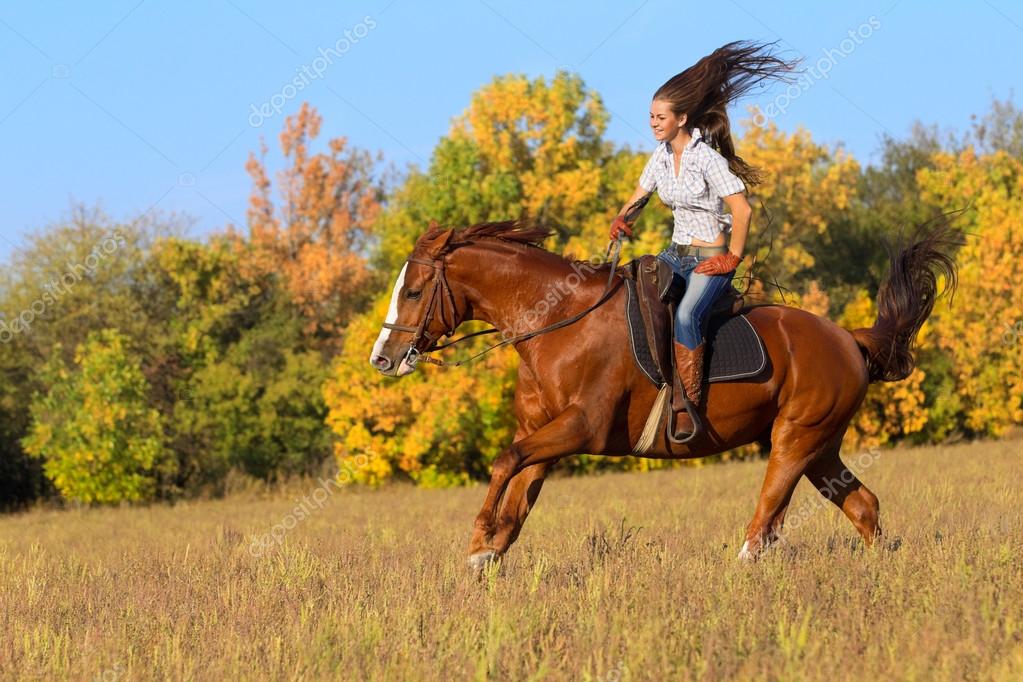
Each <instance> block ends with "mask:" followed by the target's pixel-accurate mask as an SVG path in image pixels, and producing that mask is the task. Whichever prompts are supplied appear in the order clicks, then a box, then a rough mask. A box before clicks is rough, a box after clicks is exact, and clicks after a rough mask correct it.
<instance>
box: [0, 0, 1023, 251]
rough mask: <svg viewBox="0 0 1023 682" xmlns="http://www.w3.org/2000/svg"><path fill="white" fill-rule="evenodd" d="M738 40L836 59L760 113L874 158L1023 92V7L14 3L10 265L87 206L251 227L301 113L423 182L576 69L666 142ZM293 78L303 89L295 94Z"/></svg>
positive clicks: (6, 192) (8, 50)
mask: <svg viewBox="0 0 1023 682" xmlns="http://www.w3.org/2000/svg"><path fill="white" fill-rule="evenodd" d="M850 31H852V32H853V33H854V34H855V36H854V37H855V38H856V39H855V40H853V38H850ZM740 38H746V39H755V40H764V41H769V40H779V41H781V47H782V48H783V49H785V50H787V51H788V54H789V55H792V56H796V55H803V56H805V57H806V59H807V64H808V65H814V64H817V63H818V62H820V60H822V59H823V60H825V62H820V63H821V64H825V63H827V64H828V69H829V71H828V73H827V77H826V78H825V77H824V75H823V74H821V75H820V76H819V77H814V78H811V79H810V80H808V81H807V83H808V85H806V86H805V87H803V88H801V89H800V90H799V91H798V92H797V93H796V94H795V96H794V97H787V96H786V93H785V92H784V91H782V90H780V89H778V88H775V89H772V90H765V91H763V92H762V93H758V95H757V96H756V97H755V98H754V99H752V100H750V101H751V102H755V103H759V104H761V105H767V104H769V103H774V104H775V105H776V110H775V115H774V117H773V119H772V120H774V121H775V122H776V123H777V124H778V125H779V126H780V127H781V128H783V129H785V130H793V129H795V128H796V127H797V126H800V125H802V126H804V127H806V128H808V129H810V130H811V131H812V132H813V135H814V137H815V138H816V139H817V140H820V141H825V142H828V143H831V144H838V143H842V144H844V145H845V147H846V148H847V149H848V150H849V151H850V152H852V153H853V154H854V155H855V156H856V157H857V158H859V159H860V160H861V161H864V162H869V161H871V160H873V159H875V158H876V155H877V150H878V140H879V138H880V136H881V135H882V134H884V133H886V132H887V133H889V134H891V135H894V136H896V137H901V136H904V135H906V134H907V132H908V131H909V129H910V126H911V124H912V123H913V121H915V120H921V121H923V122H925V123H934V124H938V125H939V126H941V127H942V128H946V129H958V130H963V129H965V128H967V127H968V126H969V124H970V115H971V114H978V113H983V112H984V111H986V109H987V108H988V105H989V102H990V100H991V98H992V97H998V98H1001V99H1004V98H1007V97H1009V96H1010V94H1012V93H1013V91H1014V90H1015V91H1019V90H1021V89H1023V88H1020V87H1018V86H1020V85H1021V81H1023V77H1021V76H1020V73H1019V69H1018V65H1019V63H1020V61H1019V57H1018V53H1017V48H1018V46H1019V44H1020V42H1021V39H1023V4H1021V3H1012V2H1009V0H991V1H990V2H978V3H961V2H951V1H944V2H923V1H922V0H898V1H896V0H882V1H880V2H858V3H824V2H813V3H811V2H784V3H781V2H779V3H770V4H768V3H762V2H752V1H751V0H735V1H733V0H724V1H722V2H715V3H706V2H703V3H691V2H686V3H680V2H669V1H667V0H649V1H647V2H643V1H642V0H632V1H623V2H613V3H612V2H562V3H555V2H535V1H533V0H525V1H524V0H516V1H515V2H503V1H498V0H460V1H456V2H446V3H421V2H414V1H413V0H373V1H367V2H331V3H323V2H317V3H306V2H300V3H288V4H285V3H280V2H269V1H266V2H264V1H262V0H260V1H255V0H205V1H203V2H198V1H195V0H182V1H177V2H171V1H169V0H143V1H142V2H139V0H124V1H120V0H113V1H107V2H102V3H80V2H56V3H54V2H31V3H30V2H24V3H14V2H13V1H6V2H3V3H0V82H2V83H3V87H2V88H0V149H2V150H3V151H2V156H0V180H2V182H0V208H2V213H0V257H2V256H6V255H8V254H9V253H10V251H11V249H12V248H13V247H14V245H16V244H18V243H20V241H21V239H22V236H23V235H25V234H26V233H29V232H32V231H34V230H36V229H39V227H41V226H43V225H45V224H47V223H49V222H52V221H54V220H58V219H60V218H61V217H62V216H64V215H65V214H66V212H67V210H68V208H69V206H70V202H71V201H81V202H85V203H86V204H89V205H94V204H97V203H100V204H101V205H102V206H103V208H104V209H105V210H106V211H107V212H108V213H109V214H110V215H112V216H114V217H116V218H130V217H132V216H133V215H137V214H139V213H141V212H144V211H147V210H150V209H158V210H164V211H180V212H184V213H188V214H190V215H192V216H194V217H195V218H196V227H195V232H196V234H197V235H201V234H203V233H206V232H209V231H211V230H218V229H221V228H222V227H223V226H224V225H225V224H227V223H228V222H236V223H240V222H241V221H243V220H244V217H245V205H246V200H247V196H248V193H249V181H248V177H247V175H246V174H245V170H244V164H245V160H246V158H247V156H248V154H249V153H250V152H251V151H254V150H256V149H258V146H259V138H260V136H261V135H262V136H264V137H266V139H267V141H268V143H269V144H270V145H271V146H274V145H275V144H276V135H277V133H278V132H279V131H280V127H281V123H282V122H283V119H284V117H285V116H286V115H287V114H289V113H291V112H293V111H295V110H296V109H297V108H298V106H299V105H300V103H301V102H302V101H303V100H308V101H310V102H312V103H313V104H314V105H315V106H316V107H317V108H318V109H319V110H320V112H321V113H322V114H323V116H324V133H325V134H326V135H328V136H338V135H344V136H347V137H348V138H349V140H350V142H351V143H352V144H354V145H356V146H358V147H361V148H364V149H368V150H370V151H373V152H376V151H380V152H382V153H383V155H384V158H385V160H386V161H388V162H393V163H394V164H395V165H396V167H397V168H398V169H403V168H405V167H406V166H407V164H409V163H418V164H419V165H420V166H424V165H425V164H426V162H427V161H428V159H429V157H430V153H431V150H432V149H433V146H434V145H435V143H436V142H437V139H438V138H439V137H440V136H442V135H443V134H444V133H445V132H446V130H447V128H448V126H449V123H450V120H451V118H452V117H454V116H456V115H457V114H459V113H460V112H461V111H462V110H463V109H464V108H465V106H466V105H467V103H468V101H469V97H470V95H471V93H472V92H473V91H474V90H476V89H477V88H479V87H480V86H481V85H483V84H485V83H486V82H488V81H489V80H490V79H491V78H492V77H493V76H494V75H495V74H503V73H513V72H514V73H525V74H527V75H529V76H531V77H535V76H539V75H545V76H551V75H553V74H554V72H555V71H556V69H558V68H559V67H560V68H568V69H570V70H572V71H574V72H577V73H579V74H580V75H581V76H582V77H583V79H584V80H585V81H586V84H587V86H588V87H590V88H594V89H596V90H597V91H598V92H600V94H601V95H602V97H603V98H604V101H605V104H606V106H607V108H608V109H609V110H610V111H611V113H612V120H611V124H610V127H609V130H608V136H609V138H611V139H612V140H615V141H617V142H620V143H623V144H629V145H630V146H632V147H633V148H636V149H651V148H652V146H653V140H652V137H651V136H650V133H649V131H648V128H647V112H648V110H649V102H650V96H651V95H652V93H653V91H654V90H655V89H656V88H657V87H658V86H659V85H660V84H661V83H662V82H663V81H665V80H666V79H667V78H669V77H670V76H672V75H673V74H675V73H677V72H678V71H680V70H682V69H683V68H685V67H687V66H689V65H690V64H692V63H693V62H694V61H696V60H697V59H698V58H699V57H701V56H703V55H704V54H706V53H708V52H710V51H711V50H713V49H714V48H715V47H718V46H719V45H721V44H724V43H726V42H729V41H731V40H735V39H740ZM330 50H333V52H331V51H330ZM324 54H326V55H329V60H328V59H326V58H325V57H324V56H323V55H324ZM829 55H830V56H829ZM822 68H823V67H822ZM818 73H819V72H818ZM310 74H312V76H310ZM295 78H299V79H300V80H301V81H303V86H304V87H303V88H302V89H301V91H297V90H298V89H297V88H296V91H292V90H290V89H289V88H288V87H287V86H288V84H289V83H292V82H293V79H295ZM793 92H795V91H793ZM1017 101H1018V98H1017ZM264 105H266V106H264ZM783 105H784V106H783ZM743 106H744V105H743ZM253 107H255V110H254V109H253ZM260 107H263V109H262V111H263V112H264V113H268V114H269V115H268V116H263V114H255V113H253V112H254V111H259V110H260ZM782 109H784V111H781V110H782ZM278 110H279V111H278ZM737 113H740V114H741V112H737ZM623 198H624V197H623ZM808 200H812V198H808Z"/></svg>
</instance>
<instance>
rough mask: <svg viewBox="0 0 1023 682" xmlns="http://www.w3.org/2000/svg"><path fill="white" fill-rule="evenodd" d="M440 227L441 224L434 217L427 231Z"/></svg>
mask: <svg viewBox="0 0 1023 682" xmlns="http://www.w3.org/2000/svg"><path fill="white" fill-rule="evenodd" d="M438 227H440V225H438V224H437V220H436V219H434V218H430V226H429V227H428V228H426V231H427V232H433V231H434V230H436V229H437V228H438Z"/></svg>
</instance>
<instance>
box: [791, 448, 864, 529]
mask: <svg viewBox="0 0 1023 682" xmlns="http://www.w3.org/2000/svg"><path fill="white" fill-rule="evenodd" d="M838 450H839V449H838V448H837V447H835V448H833V449H830V450H828V451H827V452H826V453H825V454H824V455H823V456H822V457H821V458H820V459H818V460H816V461H815V462H813V463H812V464H811V465H810V466H809V468H808V469H807V472H806V477H807V478H808V479H809V480H810V482H811V483H812V484H813V486H814V487H815V488H817V490H819V491H820V493H821V495H824V497H826V498H828V499H829V500H831V501H832V502H834V503H835V505H836V506H837V507H839V508H840V509H841V510H842V512H843V513H844V514H845V515H846V516H847V517H848V518H849V520H850V521H852V524H853V525H854V526H856V530H857V531H859V533H860V535H862V536H863V540H864V541H865V542H866V543H867V544H868V545H870V544H872V543H873V541H874V538H875V537H877V536H878V535H880V534H881V526H880V524H879V523H878V518H879V516H878V503H877V497H876V496H875V495H874V493H872V492H870V490H868V489H867V486H865V485H863V483H861V482H860V480H859V479H858V478H856V474H854V473H853V472H852V471H851V470H850V469H849V468H848V467H846V466H845V464H844V463H843V462H842V459H841V457H839V455H838Z"/></svg>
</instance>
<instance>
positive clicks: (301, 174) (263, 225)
mask: <svg viewBox="0 0 1023 682" xmlns="http://www.w3.org/2000/svg"><path fill="white" fill-rule="evenodd" d="M322 123H323V120H322V117H321V116H320V115H319V114H318V113H317V112H316V110H315V109H313V108H312V107H311V106H309V104H308V103H306V104H303V105H302V108H301V109H300V110H299V111H298V112H297V113H296V114H295V115H293V116H289V117H288V118H287V121H286V122H285V126H284V130H283V132H281V135H280V147H281V152H282V153H283V155H284V158H285V159H286V161H287V163H288V165H287V167H285V168H284V169H282V170H281V171H280V173H279V174H278V176H277V190H278V194H279V200H278V201H276V202H275V199H274V193H273V184H272V183H271V181H270V177H269V174H268V171H267V168H266V163H265V158H266V153H267V148H266V146H265V144H264V146H263V147H262V153H261V155H260V156H259V157H257V156H252V157H250V159H249V162H248V164H247V166H246V168H247V170H248V172H249V175H250V177H251V178H252V182H253V187H252V194H251V196H250V199H249V209H248V234H247V235H246V236H245V237H244V238H242V237H241V236H239V238H238V240H237V242H236V246H237V248H238V249H239V251H240V253H242V254H243V258H242V260H241V264H242V266H243V272H244V274H245V275H246V276H247V277H250V278H256V279H258V278H260V277H263V276H274V277H279V278H280V280H281V285H282V287H283V289H284V290H285V291H287V293H288V295H289V296H290V297H291V299H292V300H293V301H294V303H295V305H296V306H297V307H298V309H299V310H300V311H301V313H302V315H303V317H304V319H305V331H306V333H309V334H313V335H317V336H319V337H321V338H323V339H324V341H325V343H327V344H328V345H329V344H330V343H334V342H337V341H338V333H339V332H340V331H341V330H342V329H344V327H345V325H346V324H347V322H348V320H349V319H350V317H351V316H352V315H353V314H354V313H356V312H358V311H360V310H361V309H362V308H363V306H364V305H365V303H366V301H367V297H368V296H369V294H370V292H371V291H372V290H373V288H374V287H373V282H374V281H373V277H372V272H371V271H370V269H369V268H368V267H367V263H366V251H367V246H368V244H369V240H370V237H371V235H372V232H373V225H374V223H375V221H376V219H377V215H378V213H379V211H380V201H381V198H382V196H381V193H382V189H381V187H380V185H379V183H378V181H377V180H376V179H375V178H374V176H373V159H372V157H371V156H370V155H369V154H368V153H367V152H364V151H361V150H358V149H353V148H350V147H349V145H348V142H347V140H346V138H344V137H337V138H332V139H331V140H329V141H328V142H327V149H326V150H325V151H320V152H314V151H313V150H312V148H311V147H312V145H313V143H314V142H315V141H316V139H317V138H318V136H319V134H320V128H321V126H322Z"/></svg>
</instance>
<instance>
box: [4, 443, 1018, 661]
mask: <svg viewBox="0 0 1023 682" xmlns="http://www.w3.org/2000/svg"><path fill="white" fill-rule="evenodd" d="M1021 449H1023V443H1021V442H1020V441H1006V442H1001V443H973V444H968V445H960V446H953V447H936V448H921V449H913V450H897V451H884V452H882V453H881V456H880V457H879V458H878V459H877V460H876V461H874V462H873V463H872V464H871V465H870V466H869V467H868V468H867V469H866V470H862V471H861V472H860V473H861V474H862V478H863V480H864V481H865V482H866V483H867V485H868V486H870V487H871V488H872V490H874V492H875V493H876V494H877V495H878V497H879V498H880V500H881V521H882V524H883V526H884V530H885V536H884V539H883V541H882V542H881V543H879V545H878V546H876V547H875V548H873V549H866V548H865V547H864V546H863V544H862V543H861V542H860V541H859V540H858V539H857V536H856V534H855V531H854V529H853V527H852V525H851V524H849V523H848V521H846V519H845V518H844V517H842V516H841V514H840V513H839V512H838V511H837V510H836V509H834V508H833V507H830V506H828V507H819V508H818V507H817V506H816V498H817V497H819V496H818V495H817V493H816V492H815V491H813V490H811V489H810V488H809V486H808V484H807V483H806V482H805V481H804V482H802V483H801V484H800V488H799V490H798V491H797V493H796V497H795V499H794V500H793V506H792V508H791V510H790V518H792V516H793V514H794V513H797V512H799V511H800V510H812V511H809V512H808V513H807V515H806V520H805V521H804V522H802V523H800V524H799V527H798V528H790V529H789V530H788V533H787V542H786V543H783V544H782V545H779V546H776V547H774V548H772V549H771V550H770V551H769V552H768V553H767V554H766V555H765V557H764V558H763V559H762V560H761V561H760V562H759V563H757V564H755V565H746V564H743V563H740V562H738V561H737V560H736V558H735V557H736V553H737V552H738V549H739V546H740V545H741V544H742V539H743V538H742V534H743V531H744V529H745V525H746V523H747V522H748V521H749V519H750V516H751V515H752V511H753V507H754V504H755V502H756V497H757V494H758V492H759V488H760V483H761V480H762V476H763V472H764V463H763V462H752V463H735V464H726V465H720V466H708V467H703V468H684V469H677V470H670V471H662V472H656V473H649V474H608V475H604V476H595V477H589V478H578V479H552V480H550V481H548V483H547V485H546V486H545V488H544V491H543V494H542V495H541V497H540V501H539V504H538V505H537V507H536V509H535V510H534V512H533V515H532V516H531V517H530V519H529V521H528V522H527V525H526V528H525V530H524V531H523V534H522V537H521V538H520V540H519V542H518V543H517V544H516V545H515V546H514V547H513V548H512V550H511V552H510V554H509V555H508V557H507V559H506V560H505V562H504V564H503V565H502V567H501V568H500V571H499V572H497V571H491V572H488V574H487V575H485V576H484V578H483V580H482V581H481V582H479V583H477V582H475V581H473V580H471V579H470V578H469V575H468V572H467V569H466V566H465V547H466V544H467V541H468V537H469V531H470V526H471V523H472V519H473V517H474V515H475V514H476V512H477V511H478V508H479V505H480V503H481V501H482V498H483V493H484V489H483V488H482V487H474V488H467V489H458V490H419V489H412V488H408V487H404V486H394V487H391V488H387V489H384V490H381V491H377V492H371V491H349V490H343V491H339V492H332V493H331V494H329V495H327V494H326V493H320V494H317V496H318V497H319V498H321V499H322V498H324V497H325V498H326V499H325V502H324V503H323V505H322V508H316V507H315V506H313V507H311V508H309V512H308V514H307V515H306V518H304V519H302V520H297V519H296V520H297V523H296V524H295V526H294V528H292V529H290V530H289V531H288V532H287V533H286V535H285V537H284V538H283V543H282V544H280V545H277V544H272V545H270V546H268V547H266V548H265V551H263V552H262V553H260V552H259V551H255V552H254V551H253V544H252V542H251V539H252V538H253V537H254V536H259V535H262V534H265V533H267V532H269V531H270V529H271V528H272V526H273V525H274V524H277V523H281V522H282V521H283V520H285V519H287V517H288V515H289V513H293V509H294V507H295V506H296V504H297V502H296V499H298V500H300V499H301V497H302V496H303V495H309V496H312V495H314V494H316V493H315V488H316V484H315V483H309V484H308V485H307V486H306V488H305V489H304V490H303V489H295V490H293V491H292V492H291V494H283V493H277V494H275V495H268V496H264V497H260V496H254V495H249V496H241V497H239V496H235V497H231V498H228V499H225V500H217V501H204V502H192V503H185V504H178V505H175V506H153V507H148V508H124V509H85V510H65V511H55V510H39V511H32V512H29V513H24V514H19V515H15V516H10V517H6V518H2V519H0V633H2V638H0V677H3V678H4V679H30V678H38V677H44V678H66V677H71V678H77V679H89V680H95V679H102V680H128V679H131V680H135V679H149V678H158V679H162V678H172V679H182V678H185V679H188V678H195V679H237V678H242V679H257V678H258V679H262V678H272V679H313V678H344V679H361V678H372V679H388V680H394V679H420V678H425V679H472V678H476V679H487V678H492V679H514V680H523V679H584V680H585V679H592V680H631V679H734V678H756V679H778V680H791V679H877V678H881V677H884V678H895V679H918V680H932V679H957V680H958V679H992V678H993V679H1006V680H1008V679H1023V559H1021V551H1023V546H1021V539H1023V514H1021V510H1023V489H1021V484H1020V472H1021V467H1020V461H1021V460H1020V455H1019V451H1020V450H1021ZM310 499H312V498H311V497H310ZM307 508H308V505H307ZM289 524H290V522H289ZM256 548H257V549H259V546H258V545H257V546H256ZM257 555H258V556H257Z"/></svg>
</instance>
